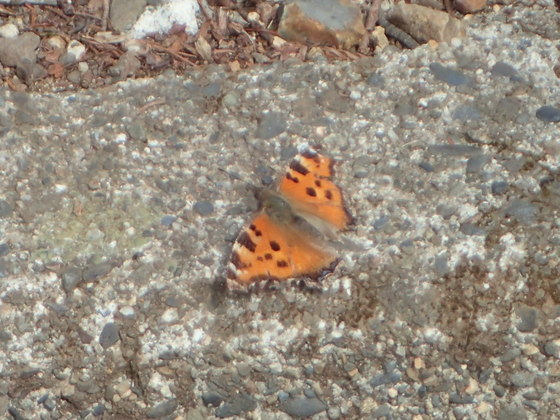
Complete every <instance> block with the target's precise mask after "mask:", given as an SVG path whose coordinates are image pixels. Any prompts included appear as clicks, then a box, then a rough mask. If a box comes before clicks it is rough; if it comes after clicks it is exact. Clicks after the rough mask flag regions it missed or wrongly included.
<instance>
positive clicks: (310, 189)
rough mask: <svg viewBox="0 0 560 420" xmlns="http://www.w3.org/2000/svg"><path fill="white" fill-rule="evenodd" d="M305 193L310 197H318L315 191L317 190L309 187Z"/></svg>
mask: <svg viewBox="0 0 560 420" xmlns="http://www.w3.org/2000/svg"><path fill="white" fill-rule="evenodd" d="M305 192H306V194H307V195H308V196H310V197H317V191H315V188H311V187H307V188H306V189H305Z"/></svg>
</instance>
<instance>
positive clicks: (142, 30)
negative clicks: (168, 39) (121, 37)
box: [131, 0, 199, 39]
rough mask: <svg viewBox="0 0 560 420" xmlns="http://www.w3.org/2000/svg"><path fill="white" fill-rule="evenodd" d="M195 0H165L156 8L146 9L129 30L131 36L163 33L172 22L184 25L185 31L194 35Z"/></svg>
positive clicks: (196, 4) (196, 3) (137, 36)
mask: <svg viewBox="0 0 560 420" xmlns="http://www.w3.org/2000/svg"><path fill="white" fill-rule="evenodd" d="M198 10H199V7H198V2H197V1H196V0H167V1H166V2H164V3H163V4H161V5H160V6H158V7H157V8H156V9H152V10H146V11H145V12H144V13H142V15H140V17H139V18H138V20H137V21H136V23H135V24H134V26H133V27H132V30H131V35H132V37H133V38H136V39H140V38H144V37H145V36H147V35H153V34H165V33H167V32H169V30H170V29H171V28H172V27H173V25H174V24H177V25H184V26H185V32H186V33H188V34H191V35H194V34H195V33H196V32H197V31H198V24H197V22H196V12H198Z"/></svg>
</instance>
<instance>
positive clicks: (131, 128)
mask: <svg viewBox="0 0 560 420" xmlns="http://www.w3.org/2000/svg"><path fill="white" fill-rule="evenodd" d="M126 132H127V133H128V135H129V136H130V137H131V138H132V139H134V140H138V141H146V139H147V138H148V136H147V135H146V129H145V128H144V124H143V123H142V122H141V121H138V120H134V121H132V122H131V123H130V124H127V125H126Z"/></svg>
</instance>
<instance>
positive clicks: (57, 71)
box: [47, 63, 64, 79]
mask: <svg viewBox="0 0 560 420" xmlns="http://www.w3.org/2000/svg"><path fill="white" fill-rule="evenodd" d="M47 73H48V74H49V75H51V76H53V77H54V78H56V79H58V78H60V77H62V76H63V75H64V66H63V65H62V64H60V63H53V64H51V65H50V66H49V67H48V68H47Z"/></svg>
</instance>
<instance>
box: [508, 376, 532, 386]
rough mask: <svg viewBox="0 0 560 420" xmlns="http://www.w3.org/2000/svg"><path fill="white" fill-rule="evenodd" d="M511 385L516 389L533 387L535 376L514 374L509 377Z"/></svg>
mask: <svg viewBox="0 0 560 420" xmlns="http://www.w3.org/2000/svg"><path fill="white" fill-rule="evenodd" d="M509 379H510V381H511V384H512V385H513V386H516V387H518V388H525V387H528V386H533V383H534V382H535V375H534V374H533V373H531V372H515V373H512V374H511V375H510V377H509Z"/></svg>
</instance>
